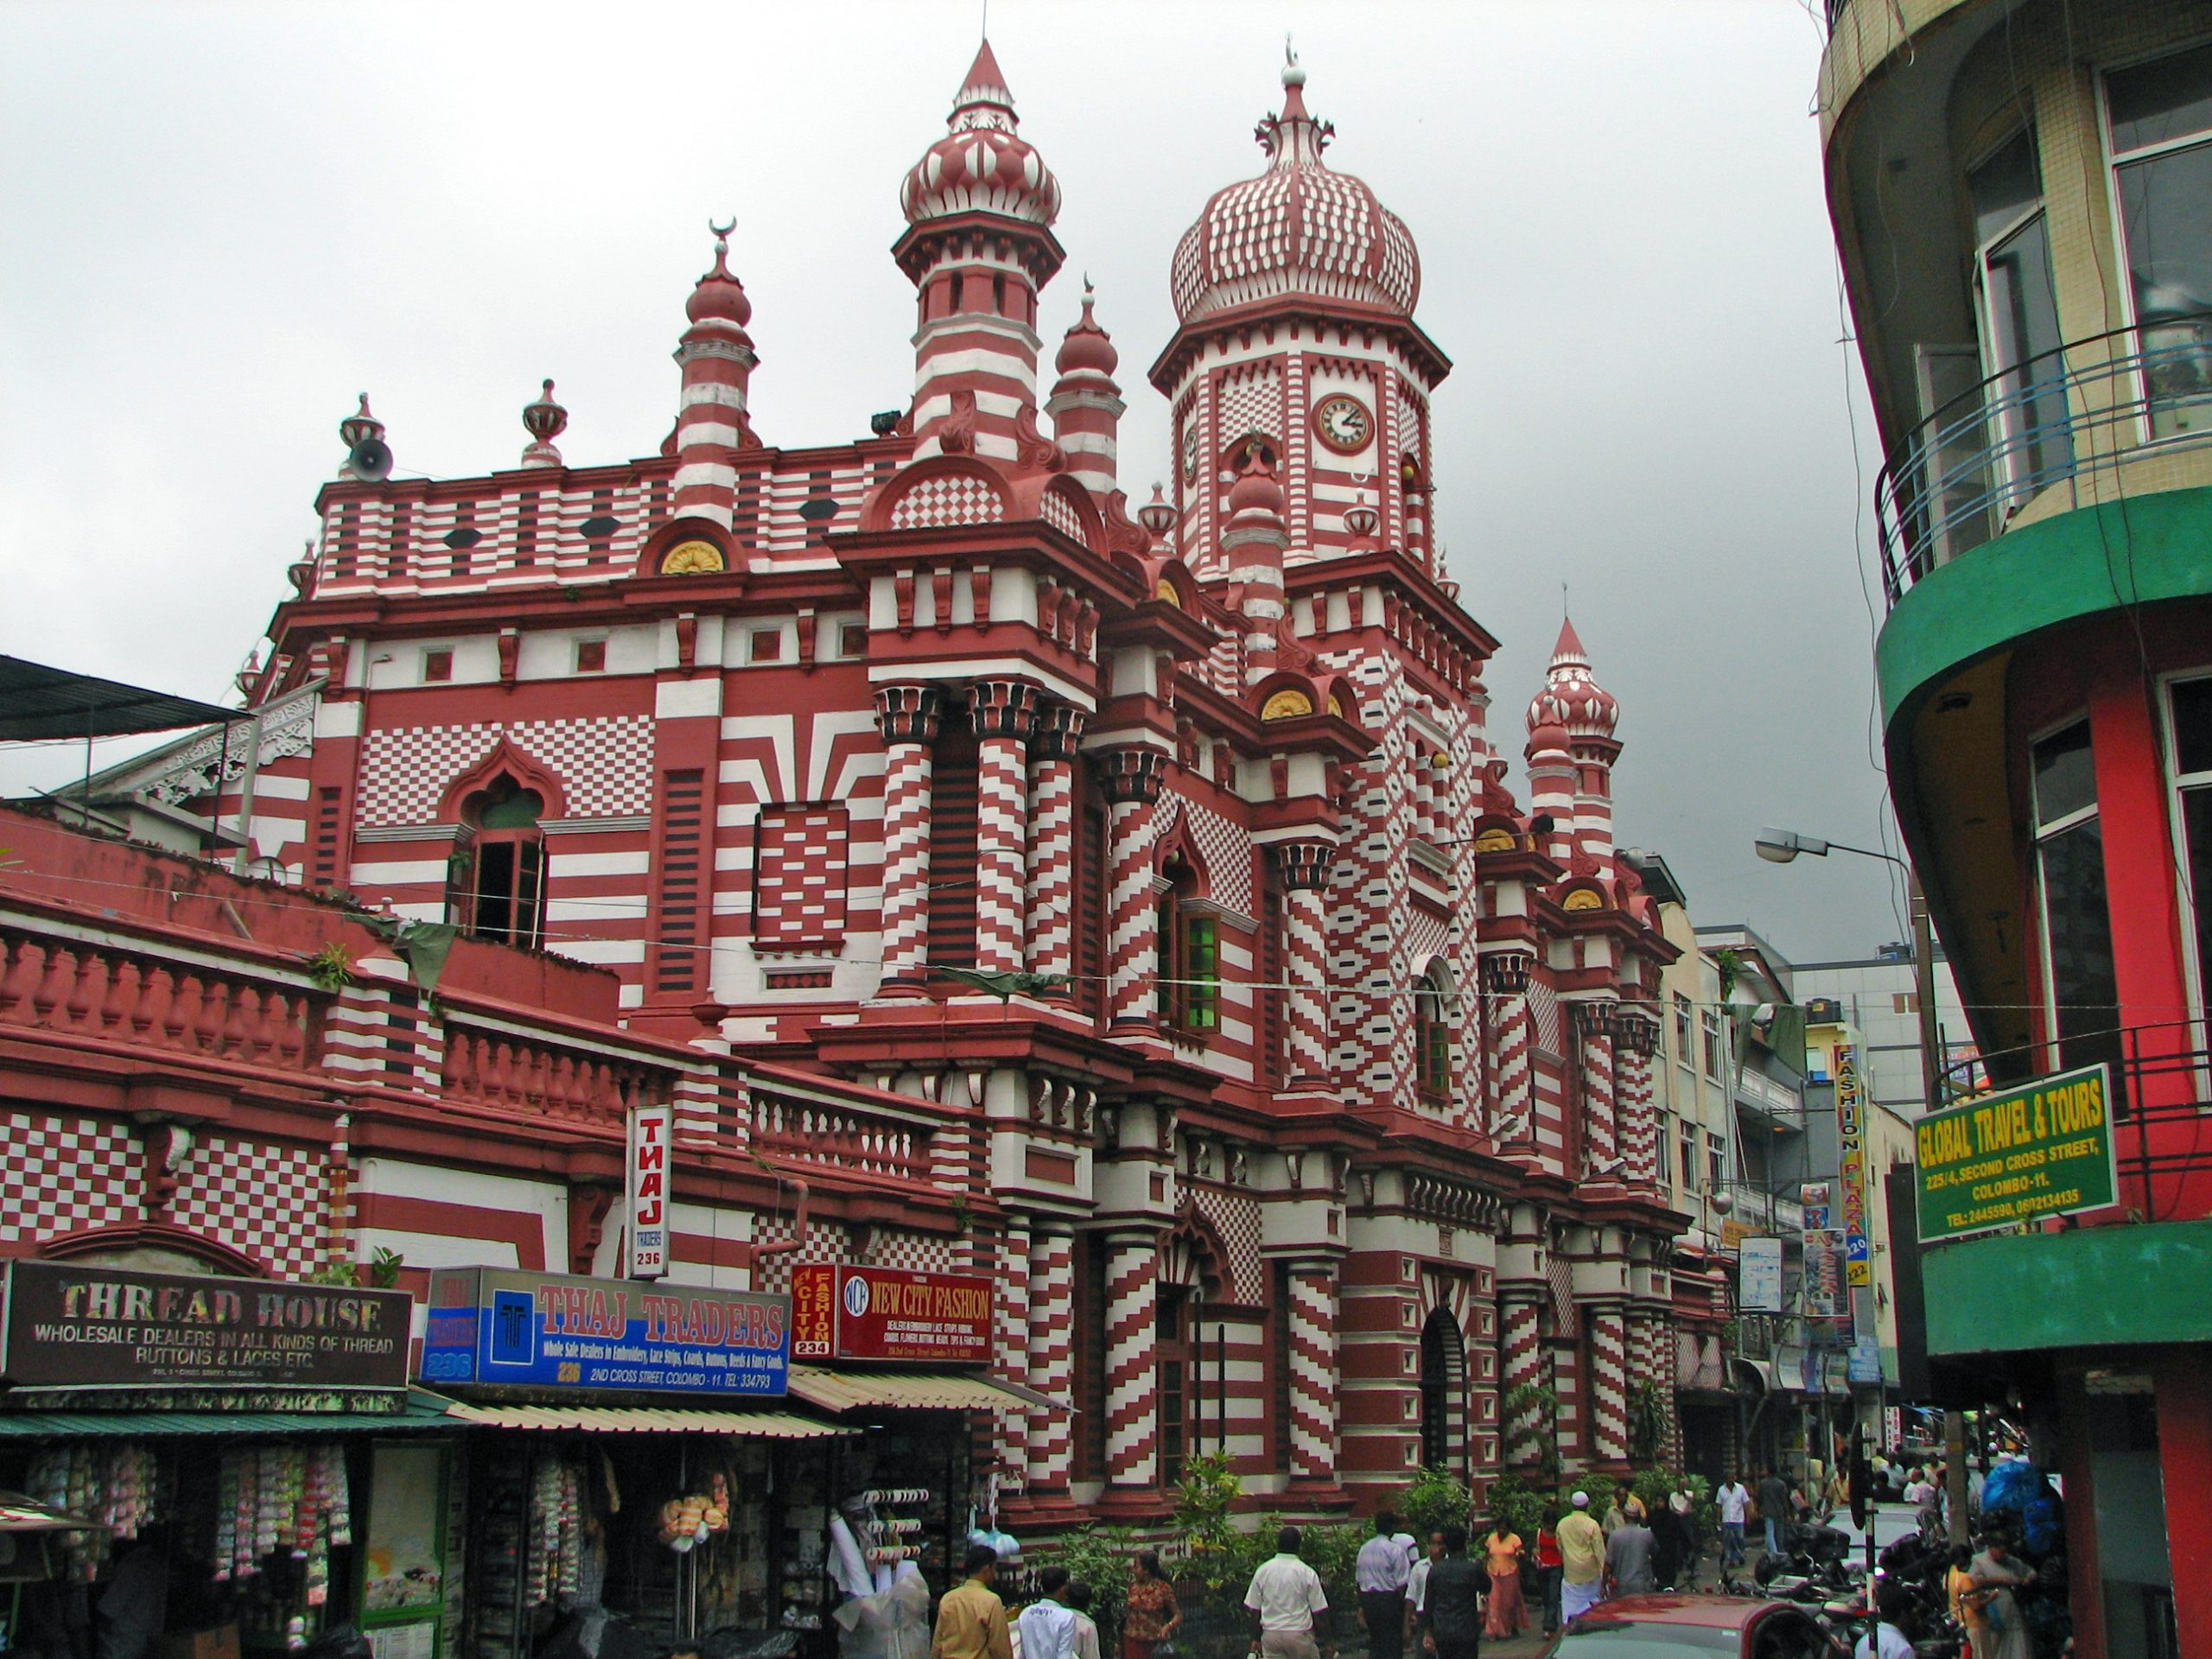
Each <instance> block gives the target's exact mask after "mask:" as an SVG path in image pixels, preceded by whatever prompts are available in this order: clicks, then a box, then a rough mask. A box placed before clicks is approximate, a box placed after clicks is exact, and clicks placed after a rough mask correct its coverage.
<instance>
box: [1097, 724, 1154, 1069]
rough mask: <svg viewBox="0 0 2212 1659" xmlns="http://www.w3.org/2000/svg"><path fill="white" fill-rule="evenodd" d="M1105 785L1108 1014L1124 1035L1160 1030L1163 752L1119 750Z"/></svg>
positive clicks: (1112, 755) (1103, 771)
mask: <svg viewBox="0 0 2212 1659" xmlns="http://www.w3.org/2000/svg"><path fill="white" fill-rule="evenodd" d="M1103 762H1104V763H1103V765H1102V766H1100V767H1099V774H1098V776H1099V783H1100V785H1101V786H1102V787H1103V789H1104V790H1105V791H1106V799H1107V801H1108V803H1109V805H1108V810H1107V820H1106V841H1107V862H1108V866H1109V880H1108V884H1107V891H1106V950H1107V969H1106V972H1107V980H1108V984H1107V1008H1108V1010H1109V1015H1110V1020H1109V1023H1110V1024H1111V1025H1113V1026H1115V1027H1121V1028H1122V1029H1125V1030H1127V1029H1133V1028H1135V1029H1146V1030H1149V1029H1154V1028H1156V1027H1158V1025H1159V1023H1160V1004H1159V996H1160V991H1159V985H1158V983H1157V982H1158V980H1159V976H1160V909H1159V902H1160V900H1159V895H1158V894H1157V893H1154V891H1153V868H1152V861H1153V846H1152V838H1153V828H1154V808H1155V807H1156V806H1157V805H1158V804H1159V801H1160V779H1161V777H1162V775H1163V774H1164V772H1166V756H1165V755H1164V754H1162V753H1160V751H1159V750H1157V749H1114V750H1110V751H1109V752H1108V753H1107V754H1106V755H1105V756H1104V757H1103Z"/></svg>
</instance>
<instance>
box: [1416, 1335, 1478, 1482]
mask: <svg viewBox="0 0 2212 1659" xmlns="http://www.w3.org/2000/svg"><path fill="white" fill-rule="evenodd" d="M1466 1440H1467V1351H1466V1344H1465V1339H1464V1338H1462V1337H1461V1336H1460V1334H1459V1321H1458V1320H1457V1319H1453V1318H1452V1315H1451V1314H1450V1313H1448V1312H1447V1311H1446V1310H1445V1309H1443V1308H1438V1309H1437V1310H1436V1312H1434V1313H1432V1314H1430V1315H1429V1316H1428V1322H1427V1324H1426V1325H1422V1326H1421V1467H1422V1468H1424V1469H1448V1470H1451V1471H1452V1472H1454V1473H1459V1472H1460V1471H1462V1470H1463V1469H1464V1468H1465V1462H1466V1459H1465V1446H1466Z"/></svg>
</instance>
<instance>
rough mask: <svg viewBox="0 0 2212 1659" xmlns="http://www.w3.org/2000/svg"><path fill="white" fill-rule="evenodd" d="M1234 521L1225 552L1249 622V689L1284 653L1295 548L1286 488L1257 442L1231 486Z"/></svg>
mask: <svg viewBox="0 0 2212 1659" xmlns="http://www.w3.org/2000/svg"><path fill="white" fill-rule="evenodd" d="M1227 505H1228V509H1229V518H1228V523H1227V524H1226V525H1225V526H1224V529H1223V531H1222V533H1221V551H1222V556H1223V559H1224V562H1225V563H1227V565H1228V566H1229V591H1230V594H1231V595H1233V600H1232V602H1233V603H1234V605H1235V607H1236V611H1237V613H1238V614H1240V615H1241V616H1242V617H1243V620H1244V683H1245V685H1246V687H1247V688H1248V689H1249V687H1252V686H1255V685H1257V684H1258V683H1260V682H1261V681H1262V680H1263V679H1265V678H1267V677H1268V675H1270V674H1272V673H1274V671H1275V664H1276V661H1277V659H1278V658H1279V657H1280V655H1281V645H1282V634H1281V629H1282V618H1283V609H1284V601H1283V575H1282V556H1283V549H1284V548H1286V547H1287V546H1288V545H1289V544H1290V535H1289V532H1288V531H1286V530H1285V529H1284V528H1283V522H1282V486H1281V484H1280V483H1279V482H1277V481H1276V479H1275V474H1274V466H1273V464H1272V458H1271V457H1270V456H1269V455H1268V454H1267V452H1266V450H1265V448H1264V447H1263V446H1262V445H1261V444H1259V443H1256V442H1255V443H1254V444H1252V445H1251V446H1249V448H1247V450H1246V451H1245V454H1244V459H1243V463H1242V464H1241V465H1240V466H1239V467H1238V468H1237V474H1236V482H1235V483H1234V484H1232V485H1230V486H1229V497H1228V502H1227Z"/></svg>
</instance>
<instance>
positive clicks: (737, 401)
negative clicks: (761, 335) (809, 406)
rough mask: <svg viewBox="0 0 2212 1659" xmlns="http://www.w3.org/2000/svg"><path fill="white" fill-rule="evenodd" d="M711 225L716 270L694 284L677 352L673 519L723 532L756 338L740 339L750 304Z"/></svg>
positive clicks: (733, 491)
mask: <svg viewBox="0 0 2212 1659" xmlns="http://www.w3.org/2000/svg"><path fill="white" fill-rule="evenodd" d="M734 228H735V226H734V223H733V224H731V225H721V226H715V225H709V226H708V229H709V230H711V231H713V232H714V233H715V268H714V269H713V270H710V271H709V272H708V273H707V274H706V275H705V276H703V277H701V278H700V279H699V282H698V285H697V286H696V288H694V289H692V290H691V297H690V300H689V301H688V302H686V303H685V305H684V308H683V314H684V315H685V316H687V317H689V318H690V320H691V326H690V327H689V328H686V329H685V330H684V331H683V340H681V341H680V342H679V343H678V344H677V348H676V360H677V364H678V365H680V366H681V367H682V369H683V403H682V407H681V408H680V409H679V410H677V416H676V496H675V500H674V503H673V506H674V509H675V513H676V516H677V518H687V517H688V518H711V519H712V520H714V522H715V523H716V524H720V525H721V527H722V528H723V529H724V530H728V528H729V527H730V519H731V517H732V514H733V512H734V508H735V506H736V503H737V446H738V440H739V438H740V436H741V434H742V433H743V431H744V428H745V396H746V386H747V382H749V381H750V380H751V378H752V377H753V365H754V364H755V363H757V362H758V361H759V360H760V359H758V358H757V357H755V356H754V355H753V337H752V336H751V335H750V334H747V333H746V332H745V325H746V324H747V322H749V321H752V317H753V302H752V301H750V300H748V299H747V298H746V297H745V289H744V288H743V286H742V285H741V283H739V282H738V280H737V278H736V277H733V276H731V275H730V270H729V233H730V232H731V231H732V230H733V229H734Z"/></svg>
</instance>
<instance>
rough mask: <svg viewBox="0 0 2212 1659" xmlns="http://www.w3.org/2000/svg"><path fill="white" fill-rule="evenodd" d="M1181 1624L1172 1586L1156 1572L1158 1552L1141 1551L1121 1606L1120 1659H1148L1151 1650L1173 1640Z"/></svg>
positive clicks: (1151, 1550) (1163, 1574)
mask: <svg viewBox="0 0 2212 1659" xmlns="http://www.w3.org/2000/svg"><path fill="white" fill-rule="evenodd" d="M1182 1622H1183V1609H1182V1606H1181V1605H1180V1604H1179V1603H1178V1602H1177V1601H1176V1599H1175V1586H1173V1585H1172V1584H1170V1583H1168V1582H1167V1575H1166V1573H1162V1572H1161V1571H1160V1552H1159V1551H1158V1550H1156V1549H1147V1550H1143V1551H1141V1552H1140V1553H1139V1554H1138V1555H1137V1560H1136V1567H1135V1570H1134V1571H1132V1572H1131V1573H1130V1574H1129V1593H1128V1597H1127V1598H1126V1599H1124V1600H1123V1601H1122V1659H1152V1654H1153V1649H1154V1648H1156V1647H1158V1646H1159V1645H1160V1643H1162V1642H1165V1641H1167V1640H1168V1639H1170V1638H1171V1637H1173V1636H1174V1634H1175V1627H1176V1626H1177V1625H1179V1624H1181V1623H1182Z"/></svg>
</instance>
